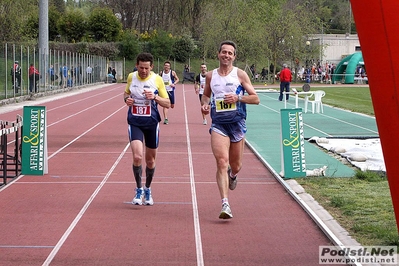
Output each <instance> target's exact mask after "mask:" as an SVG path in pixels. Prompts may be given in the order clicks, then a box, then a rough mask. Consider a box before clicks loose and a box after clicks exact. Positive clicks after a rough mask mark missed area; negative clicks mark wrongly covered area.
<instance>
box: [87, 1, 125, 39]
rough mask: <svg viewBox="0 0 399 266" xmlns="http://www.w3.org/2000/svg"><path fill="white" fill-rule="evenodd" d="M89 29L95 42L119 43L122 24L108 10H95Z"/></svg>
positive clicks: (90, 18)
mask: <svg viewBox="0 0 399 266" xmlns="http://www.w3.org/2000/svg"><path fill="white" fill-rule="evenodd" d="M88 29H89V30H90V31H91V33H92V34H93V37H94V40H95V41H98V42H99V41H101V42H113V41H118V39H119V36H120V33H121V30H122V24H121V23H120V21H119V20H118V18H117V17H116V16H115V15H114V14H113V13H112V11H111V10H110V9H108V8H95V9H94V10H93V11H92V12H91V14H90V16H89V20H88Z"/></svg>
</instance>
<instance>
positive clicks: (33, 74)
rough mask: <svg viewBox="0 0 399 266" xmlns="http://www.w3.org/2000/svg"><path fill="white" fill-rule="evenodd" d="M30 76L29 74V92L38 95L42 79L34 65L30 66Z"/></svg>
mask: <svg viewBox="0 0 399 266" xmlns="http://www.w3.org/2000/svg"><path fill="white" fill-rule="evenodd" d="M28 74H29V92H30V93H33V92H35V93H37V92H38V88H37V83H38V82H39V79H40V73H39V71H38V70H37V69H36V68H35V66H34V65H33V64H30V67H29V70H28Z"/></svg>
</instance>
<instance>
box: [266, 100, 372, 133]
mask: <svg viewBox="0 0 399 266" xmlns="http://www.w3.org/2000/svg"><path fill="white" fill-rule="evenodd" d="M266 97H267V98H269V99H274V98H273V97H270V96H266ZM288 104H289V105H292V106H294V104H290V103H288ZM260 106H262V107H265V108H266V109H269V110H271V111H273V112H275V113H280V111H279V110H276V109H273V108H270V107H268V106H266V105H264V104H260ZM341 110H343V109H341ZM343 111H345V110H343ZM319 115H322V116H324V117H327V118H329V119H330V120H336V121H338V122H340V123H342V124H347V125H350V126H352V127H356V128H360V129H363V130H365V131H369V132H371V133H374V134H377V135H378V131H375V130H373V129H370V128H365V127H362V126H360V125H356V124H354V123H349V122H347V121H344V120H341V119H338V118H336V117H333V116H328V115H325V114H322V113H320V114H319ZM359 115H360V116H364V117H367V118H370V119H375V118H374V117H372V116H367V115H363V114H359ZM304 126H307V127H309V128H311V129H313V130H315V131H318V132H320V133H322V134H325V135H327V136H329V137H331V136H332V135H330V134H328V133H326V132H324V131H322V130H320V129H317V128H315V127H312V126H310V125H308V124H306V123H304Z"/></svg>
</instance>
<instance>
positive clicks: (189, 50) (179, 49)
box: [173, 35, 195, 62]
mask: <svg viewBox="0 0 399 266" xmlns="http://www.w3.org/2000/svg"><path fill="white" fill-rule="evenodd" d="M194 49H195V45H194V41H193V39H192V38H191V37H190V36H187V35H184V36H182V37H181V38H179V39H178V40H176V42H175V44H174V45H173V57H174V59H176V60H177V61H179V62H186V61H187V60H188V59H189V58H190V57H191V56H192V55H193V52H194Z"/></svg>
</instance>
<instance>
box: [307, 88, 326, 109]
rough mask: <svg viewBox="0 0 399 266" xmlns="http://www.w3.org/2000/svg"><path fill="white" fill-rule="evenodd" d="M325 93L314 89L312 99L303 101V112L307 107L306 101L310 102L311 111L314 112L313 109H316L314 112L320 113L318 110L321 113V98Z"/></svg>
mask: <svg viewBox="0 0 399 266" xmlns="http://www.w3.org/2000/svg"><path fill="white" fill-rule="evenodd" d="M325 95H326V92H325V91H314V92H313V94H312V96H314V100H308V101H307V102H306V103H305V113H306V112H307V109H308V102H309V103H311V104H312V113H313V114H314V111H315V109H316V113H320V111H321V112H322V113H323V103H322V101H321V99H322V98H323V97H324V96H325Z"/></svg>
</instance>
